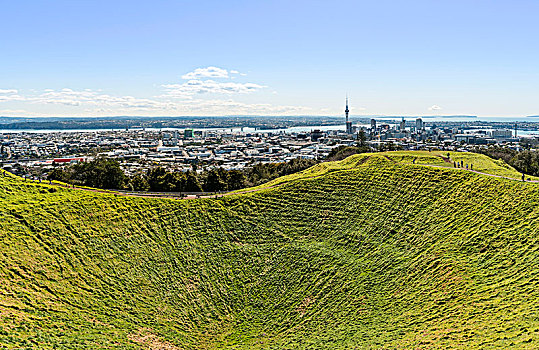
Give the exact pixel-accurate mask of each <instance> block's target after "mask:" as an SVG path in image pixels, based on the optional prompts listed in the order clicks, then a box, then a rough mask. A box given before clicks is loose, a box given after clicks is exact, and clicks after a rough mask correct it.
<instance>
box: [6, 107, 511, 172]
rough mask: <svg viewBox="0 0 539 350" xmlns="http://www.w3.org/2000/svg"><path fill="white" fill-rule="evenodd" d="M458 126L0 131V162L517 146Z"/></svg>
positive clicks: (43, 166) (206, 165) (180, 164)
mask: <svg viewBox="0 0 539 350" xmlns="http://www.w3.org/2000/svg"><path fill="white" fill-rule="evenodd" d="M346 112H348V109H347V111H346ZM346 114H348V113H346ZM363 121H364V120H363ZM458 124H459V123H458V122H441V123H434V122H430V123H426V122H424V121H423V119H421V118H417V119H415V120H407V121H405V120H404V118H403V119H402V121H400V122H399V121H384V120H376V119H371V120H370V123H367V124H365V123H363V124H361V123H358V124H355V125H353V123H352V122H351V121H350V120H349V119H348V115H347V118H346V124H345V128H344V130H320V129H311V130H310V131H290V130H264V131H263V132H260V131H257V130H242V129H241V128H240V129H236V130H234V129H212V130H193V129H182V130H145V129H127V130H116V131H112V130H111V131H84V132H63V131H61V132H39V131H37V132H4V133H0V142H1V148H0V157H1V158H0V159H1V161H2V167H3V168H4V169H6V170H9V171H12V172H14V173H23V174H24V173H25V172H27V173H30V172H31V170H32V169H33V170H36V169H39V172H40V173H41V174H46V173H47V172H48V171H50V170H51V169H53V168H54V167H55V166H62V165H66V164H71V163H74V162H81V161H88V160H91V159H94V158H95V157H99V156H103V157H107V158H112V159H116V160H118V161H119V163H120V164H121V167H122V168H123V170H124V171H125V173H126V174H128V175H134V174H137V173H140V172H143V171H146V170H148V169H150V168H152V167H155V166H161V167H164V168H166V169H167V170H170V171H190V170H191V171H192V170H195V171H204V170H209V169H212V168H216V167H222V168H224V169H226V170H233V169H236V170H239V169H245V168H246V167H250V166H252V165H254V164H256V163H279V162H286V161H289V160H292V159H295V158H304V159H318V160H322V159H324V158H326V157H327V156H328V154H329V153H330V152H331V150H332V149H334V148H336V147H341V146H354V145H357V144H359V143H362V144H363V145H367V146H370V147H371V148H373V149H378V150H380V149H385V150H391V149H406V150H418V149H425V150H426V149H429V148H430V149H445V150H454V151H468V150H470V149H471V148H473V147H478V146H479V147H487V146H488V145H491V144H505V145H507V146H508V147H512V148H518V147H519V135H518V134H517V129H516V128H515V129H513V130H512V129H508V128H502V129H498V128H494V127H493V126H492V125H489V123H485V124H484V125H482V126H481V125H477V123H474V124H473V126H470V125H468V124H467V123H460V124H461V126H460V127H459V126H458ZM330 128H332V127H330ZM337 128H338V127H333V128H332V129H337Z"/></svg>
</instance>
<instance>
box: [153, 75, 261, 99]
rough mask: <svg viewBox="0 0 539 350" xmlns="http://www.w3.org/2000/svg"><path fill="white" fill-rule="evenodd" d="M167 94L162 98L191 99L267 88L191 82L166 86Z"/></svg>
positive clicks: (210, 81) (255, 85)
mask: <svg viewBox="0 0 539 350" xmlns="http://www.w3.org/2000/svg"><path fill="white" fill-rule="evenodd" d="M162 86H163V87H164V88H165V89H166V94H165V95H164V96H161V97H172V98H189V97H192V96H193V95H196V94H205V93H210V94H246V93H250V92H254V91H257V90H260V89H263V88H265V86H263V85H259V84H254V83H234V82H226V83H221V82H217V81H214V80H194V79H193V80H189V81H187V82H185V83H183V84H165V85H162Z"/></svg>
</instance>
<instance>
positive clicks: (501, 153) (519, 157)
mask: <svg viewBox="0 0 539 350" xmlns="http://www.w3.org/2000/svg"><path fill="white" fill-rule="evenodd" d="M474 152H476V153H481V154H485V155H487V156H489V157H491V158H494V159H501V160H503V161H505V162H506V163H507V164H509V165H511V166H512V167H513V168H515V169H516V170H518V171H519V172H521V173H523V174H526V175H532V176H539V151H532V150H523V151H517V150H514V149H512V148H508V147H502V146H497V145H495V146H489V147H488V148H479V147H477V148H475V149H474Z"/></svg>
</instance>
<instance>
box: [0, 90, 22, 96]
mask: <svg viewBox="0 0 539 350" xmlns="http://www.w3.org/2000/svg"><path fill="white" fill-rule="evenodd" d="M18 92H19V91H18V90H15V89H0V94H2V95H11V94H16V93H18Z"/></svg>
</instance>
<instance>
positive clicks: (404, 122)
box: [400, 117, 406, 132]
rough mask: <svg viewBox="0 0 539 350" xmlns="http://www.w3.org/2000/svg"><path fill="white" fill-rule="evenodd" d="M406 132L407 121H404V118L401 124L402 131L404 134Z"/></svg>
mask: <svg viewBox="0 0 539 350" xmlns="http://www.w3.org/2000/svg"><path fill="white" fill-rule="evenodd" d="M405 130H406V121H405V120H404V117H402V121H401V124H400V131H401V132H403V131H405Z"/></svg>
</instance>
